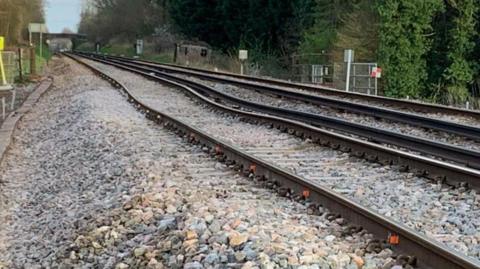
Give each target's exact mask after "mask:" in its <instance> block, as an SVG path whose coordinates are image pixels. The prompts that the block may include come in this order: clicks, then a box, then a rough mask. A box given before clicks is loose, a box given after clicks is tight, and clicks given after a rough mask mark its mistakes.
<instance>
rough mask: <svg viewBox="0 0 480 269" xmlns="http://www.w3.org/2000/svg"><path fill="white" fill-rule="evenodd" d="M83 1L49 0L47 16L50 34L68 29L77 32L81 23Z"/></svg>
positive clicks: (47, 2) (46, 7) (46, 10)
mask: <svg viewBox="0 0 480 269" xmlns="http://www.w3.org/2000/svg"><path fill="white" fill-rule="evenodd" d="M80 12H81V0H47V1H46V5H45V14H46V20H47V28H48V31H49V32H50V33H60V32H61V31H62V30H63V28H65V27H68V28H70V29H71V30H72V31H74V32H76V31H77V26H78V23H79V22H80Z"/></svg>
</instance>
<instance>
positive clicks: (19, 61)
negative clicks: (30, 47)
mask: <svg viewBox="0 0 480 269" xmlns="http://www.w3.org/2000/svg"><path fill="white" fill-rule="evenodd" d="M18 77H19V78H20V81H23V66H22V48H18Z"/></svg>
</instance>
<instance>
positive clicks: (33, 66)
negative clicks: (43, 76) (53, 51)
mask: <svg viewBox="0 0 480 269" xmlns="http://www.w3.org/2000/svg"><path fill="white" fill-rule="evenodd" d="M30 74H31V75H35V74H37V67H36V59H35V47H31V48H30Z"/></svg>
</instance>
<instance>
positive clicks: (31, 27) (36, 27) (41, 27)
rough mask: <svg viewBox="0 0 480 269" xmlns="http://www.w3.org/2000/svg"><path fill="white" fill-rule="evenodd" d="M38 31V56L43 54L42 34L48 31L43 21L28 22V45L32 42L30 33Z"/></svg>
mask: <svg viewBox="0 0 480 269" xmlns="http://www.w3.org/2000/svg"><path fill="white" fill-rule="evenodd" d="M34 33H38V34H40V42H39V43H40V44H39V45H40V57H42V56H43V34H46V33H48V29H47V26H46V25H45V24H44V23H29V24H28V42H29V44H30V45H33V43H32V34H34Z"/></svg>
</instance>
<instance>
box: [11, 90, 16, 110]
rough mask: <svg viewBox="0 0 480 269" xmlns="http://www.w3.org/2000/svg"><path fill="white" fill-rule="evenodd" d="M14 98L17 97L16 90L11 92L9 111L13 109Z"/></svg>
mask: <svg viewBox="0 0 480 269" xmlns="http://www.w3.org/2000/svg"><path fill="white" fill-rule="evenodd" d="M16 97H17V90H15V89H13V90H12V104H11V105H10V109H11V110H14V109H15V98H16Z"/></svg>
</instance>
